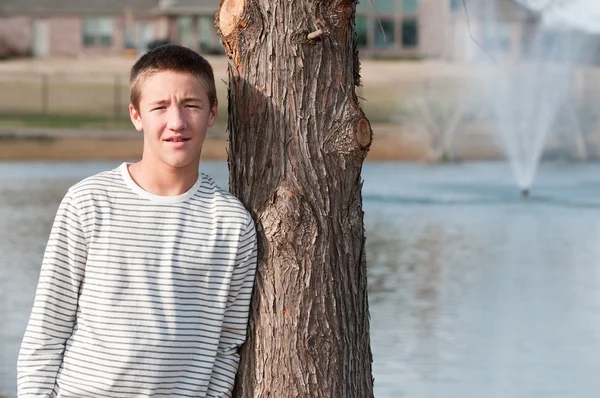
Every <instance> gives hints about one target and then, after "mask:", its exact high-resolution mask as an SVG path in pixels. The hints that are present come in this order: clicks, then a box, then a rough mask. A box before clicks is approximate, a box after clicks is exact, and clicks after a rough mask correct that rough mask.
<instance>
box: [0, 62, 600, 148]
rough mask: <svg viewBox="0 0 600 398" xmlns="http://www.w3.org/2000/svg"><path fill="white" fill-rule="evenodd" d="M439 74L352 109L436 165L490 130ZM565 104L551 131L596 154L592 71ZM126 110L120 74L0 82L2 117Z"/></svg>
mask: <svg viewBox="0 0 600 398" xmlns="http://www.w3.org/2000/svg"><path fill="white" fill-rule="evenodd" d="M442 72H443V70H441V71H440V74H439V76H438V75H435V74H432V73H428V74H427V75H426V77H425V78H423V77H419V76H417V77H412V76H407V77H406V79H405V80H402V81H401V82H399V81H397V80H396V81H394V82H393V83H392V84H390V83H387V82H386V81H385V79H380V80H379V83H367V84H365V86H364V87H358V88H357V95H358V96H359V102H360V105H361V107H362V109H363V110H364V111H365V113H366V115H367V117H368V118H369V120H370V121H371V123H372V124H374V125H375V124H394V125H395V126H398V128H397V130H398V131H400V130H405V131H406V130H409V131H418V132H419V133H420V134H422V135H425V136H427V137H428V138H427V139H428V141H429V142H430V146H431V147H432V148H433V150H434V152H436V153H437V154H436V155H435V156H436V157H442V158H443V157H450V158H451V157H452V155H451V152H452V148H453V146H454V141H455V139H456V137H457V135H459V134H463V135H465V134H466V133H465V132H468V131H487V132H489V131H490V130H491V129H490V128H489V127H490V124H491V123H493V122H491V123H490V120H491V119H492V116H491V108H490V106H489V103H487V101H486V95H487V94H485V93H484V91H482V86H481V85H480V84H477V79H478V77H477V76H475V74H472V75H470V74H469V73H462V74H461V75H460V76H457V75H452V76H449V75H444V74H443V73H442ZM217 92H218V97H219V98H220V104H219V106H220V112H219V113H220V115H219V119H220V121H221V122H224V121H225V120H226V118H227V100H226V98H227V97H226V83H225V82H223V81H220V80H219V81H217ZM488 94H489V93H488ZM565 99H566V101H565V104H564V105H563V106H561V108H560V109H559V110H558V113H559V115H557V120H556V122H555V123H554V125H555V127H556V130H562V131H567V132H572V133H574V134H575V135H576V136H577V141H578V143H577V145H578V146H579V147H581V146H582V145H583V146H584V147H585V145H590V146H593V145H596V146H597V147H598V153H599V154H600V71H599V70H597V69H594V68H590V69H588V70H581V71H578V72H577V73H574V74H573V76H572V82H571V91H570V92H569V93H568V94H567V95H566V98H565ZM128 104H129V87H128V78H127V76H126V75H124V74H113V75H111V74H103V75H99V74H81V73H79V74H77V73H70V72H64V73H54V74H49V73H46V74H39V73H37V74H36V73H26V72H23V73H12V72H11V73H1V74H0V114H2V115H19V116H23V115H24V116H27V115H40V114H41V115H73V116H85V117H100V118H105V119H108V120H110V119H114V120H123V119H126V118H127V117H128ZM323 111H324V112H326V111H327V110H323ZM553 128H554V127H553ZM563 135H564V134H563ZM582 143H583V144H582ZM449 154H450V155H449ZM586 156H587V155H586ZM586 156H582V157H586Z"/></svg>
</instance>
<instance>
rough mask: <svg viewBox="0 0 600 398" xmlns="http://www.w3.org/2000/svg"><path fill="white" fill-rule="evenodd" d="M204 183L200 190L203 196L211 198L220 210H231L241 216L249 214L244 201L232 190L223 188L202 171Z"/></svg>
mask: <svg viewBox="0 0 600 398" xmlns="http://www.w3.org/2000/svg"><path fill="white" fill-rule="evenodd" d="M201 176H202V184H201V185H200V188H199V190H198V193H199V195H200V196H201V197H204V198H209V200H211V201H213V202H214V205H215V206H217V207H218V209H219V210H225V209H227V210H230V211H232V212H235V213H239V215H241V216H244V217H245V216H247V215H249V213H248V211H247V210H246V208H245V207H244V205H243V204H242V202H241V201H240V200H239V199H238V198H237V197H236V196H235V195H233V194H232V193H231V192H229V191H228V190H226V189H223V188H221V187H220V186H219V185H218V184H217V183H216V182H215V180H213V178H212V177H211V176H209V175H208V174H205V173H201Z"/></svg>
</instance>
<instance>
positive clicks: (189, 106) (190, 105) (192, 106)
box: [185, 104, 199, 108]
mask: <svg viewBox="0 0 600 398" xmlns="http://www.w3.org/2000/svg"><path fill="white" fill-rule="evenodd" d="M185 107H186V108H199V106H198V105H192V104H187V105H186V106H185Z"/></svg>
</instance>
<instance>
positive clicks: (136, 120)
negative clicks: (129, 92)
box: [129, 104, 142, 131]
mask: <svg viewBox="0 0 600 398" xmlns="http://www.w3.org/2000/svg"><path fill="white" fill-rule="evenodd" d="M129 117H130V118H131V123H133V126H134V127H135V129H136V130H137V131H142V118H141V117H140V113H139V112H138V111H137V109H135V107H134V106H133V104H129Z"/></svg>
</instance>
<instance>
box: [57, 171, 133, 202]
mask: <svg viewBox="0 0 600 398" xmlns="http://www.w3.org/2000/svg"><path fill="white" fill-rule="evenodd" d="M124 189H125V184H124V181H123V179H122V177H121V172H120V170H119V167H117V168H114V169H112V170H106V171H102V172H100V173H97V174H94V175H92V176H90V177H87V178H85V179H83V180H81V181H79V182H78V183H77V184H75V185H73V186H72V187H71V188H69V191H68V195H69V196H70V197H72V198H73V199H78V198H79V199H81V198H84V197H86V196H88V195H90V194H92V195H93V194H102V193H108V192H111V191H115V190H117V191H118V190H124Z"/></svg>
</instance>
